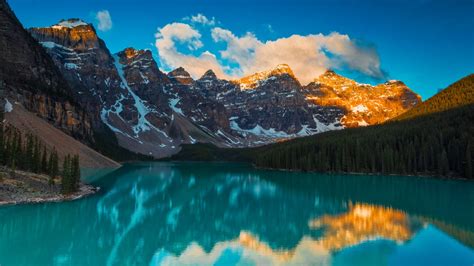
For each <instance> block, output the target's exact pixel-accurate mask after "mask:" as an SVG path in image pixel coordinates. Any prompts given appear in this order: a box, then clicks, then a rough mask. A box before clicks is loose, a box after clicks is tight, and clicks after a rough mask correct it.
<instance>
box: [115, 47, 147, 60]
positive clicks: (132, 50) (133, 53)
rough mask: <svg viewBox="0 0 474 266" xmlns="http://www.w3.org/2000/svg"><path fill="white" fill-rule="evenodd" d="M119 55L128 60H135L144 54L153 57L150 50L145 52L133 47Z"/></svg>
mask: <svg viewBox="0 0 474 266" xmlns="http://www.w3.org/2000/svg"><path fill="white" fill-rule="evenodd" d="M118 54H119V55H125V57H126V58H127V59H130V58H134V57H137V56H141V55H143V54H148V57H150V58H151V57H152V56H151V51H150V50H148V49H144V50H141V49H135V48H133V47H127V48H125V49H123V50H122V51H121V52H119V53H118Z"/></svg>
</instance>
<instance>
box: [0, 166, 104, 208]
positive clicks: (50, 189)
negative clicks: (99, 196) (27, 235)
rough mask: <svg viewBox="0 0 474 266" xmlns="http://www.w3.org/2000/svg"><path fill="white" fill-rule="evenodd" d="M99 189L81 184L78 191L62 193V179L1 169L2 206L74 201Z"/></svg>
mask: <svg viewBox="0 0 474 266" xmlns="http://www.w3.org/2000/svg"><path fill="white" fill-rule="evenodd" d="M99 190H100V188H99V187H95V186H92V185H90V184H86V183H84V182H80V183H79V188H78V191H76V192H74V193H71V194H67V195H64V194H62V193H61V178H60V177H55V178H53V179H51V177H50V176H47V175H45V174H35V173H31V172H26V171H21V170H15V171H13V170H11V169H7V168H5V167H0V206H5V205H19V204H33V203H46V202H60V201H72V200H77V199H80V198H84V197H86V196H89V195H92V194H95V193H97V192H98V191H99Z"/></svg>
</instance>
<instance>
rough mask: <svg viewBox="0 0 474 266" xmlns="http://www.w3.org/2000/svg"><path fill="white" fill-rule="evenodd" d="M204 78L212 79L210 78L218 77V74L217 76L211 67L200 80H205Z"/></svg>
mask: <svg viewBox="0 0 474 266" xmlns="http://www.w3.org/2000/svg"><path fill="white" fill-rule="evenodd" d="M203 79H206V80H210V79H213V80H214V79H217V76H216V73H214V71H212V69H209V70H208V71H206V73H204V75H202V76H201V78H200V80H203Z"/></svg>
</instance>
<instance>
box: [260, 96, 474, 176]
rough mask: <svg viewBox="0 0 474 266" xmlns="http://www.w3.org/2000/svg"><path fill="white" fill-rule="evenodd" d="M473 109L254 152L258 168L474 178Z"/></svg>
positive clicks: (314, 137)
mask: <svg viewBox="0 0 474 266" xmlns="http://www.w3.org/2000/svg"><path fill="white" fill-rule="evenodd" d="M473 121H474V105H468V106H464V107H460V108H456V109H453V110H448V111H445V112H441V113H435V114H431V115H427V116H422V117H417V118H414V119H410V120H404V121H399V122H390V123H387V124H384V125H379V126H372V127H367V128H355V129H346V130H342V131H338V132H328V133H323V134H319V135H315V136H312V137H307V138H302V139H297V140H293V141H288V142H287V143H279V144H275V145H269V146H266V147H262V148H257V149H255V150H254V152H255V153H254V154H255V155H254V163H255V165H257V166H258V167H264V168H276V169H287V170H303V171H318V172H347V173H352V172H354V173H380V174H401V175H406V174H413V175H435V176H445V177H449V176H456V177H464V178H468V179H472V178H473V154H472V153H473V151H474V123H473Z"/></svg>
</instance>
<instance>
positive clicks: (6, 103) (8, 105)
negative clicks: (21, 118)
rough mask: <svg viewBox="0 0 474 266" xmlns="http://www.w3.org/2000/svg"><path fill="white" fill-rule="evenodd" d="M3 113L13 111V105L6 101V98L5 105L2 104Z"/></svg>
mask: <svg viewBox="0 0 474 266" xmlns="http://www.w3.org/2000/svg"><path fill="white" fill-rule="evenodd" d="M3 110H4V111H5V113H10V112H11V111H13V105H12V104H11V103H10V101H8V99H5V106H4V109H3Z"/></svg>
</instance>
